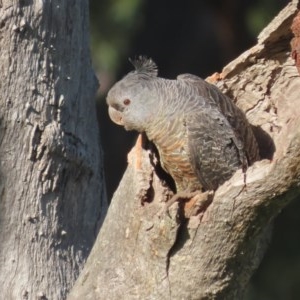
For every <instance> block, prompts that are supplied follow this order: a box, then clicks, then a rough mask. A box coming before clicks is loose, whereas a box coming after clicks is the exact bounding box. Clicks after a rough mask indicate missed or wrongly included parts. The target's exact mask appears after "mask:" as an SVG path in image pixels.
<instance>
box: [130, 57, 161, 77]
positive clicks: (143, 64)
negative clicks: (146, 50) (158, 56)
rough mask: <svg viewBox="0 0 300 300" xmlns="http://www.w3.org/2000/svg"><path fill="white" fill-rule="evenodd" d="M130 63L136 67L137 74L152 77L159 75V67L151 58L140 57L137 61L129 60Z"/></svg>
mask: <svg viewBox="0 0 300 300" xmlns="http://www.w3.org/2000/svg"><path fill="white" fill-rule="evenodd" d="M129 61H130V62H131V64H132V65H133V66H134V68H135V71H133V72H134V73H136V74H141V75H148V76H152V77H155V76H157V74H158V68H157V65H156V63H155V62H154V61H153V60H152V59H151V58H148V57H146V56H142V55H140V56H139V57H137V58H135V59H131V58H129Z"/></svg>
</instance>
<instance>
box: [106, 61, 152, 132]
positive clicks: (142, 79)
mask: <svg viewBox="0 0 300 300" xmlns="http://www.w3.org/2000/svg"><path fill="white" fill-rule="evenodd" d="M131 63H132V64H133V65H134V67H135V70H134V71H132V72H130V73H128V74H127V75H126V76H125V77H124V78H123V79H121V80H120V81H118V82H117V83H115V84H114V86H113V87H112V88H111V89H110V90H109V92H108V94H107V98H106V102H107V105H108V107H109V108H108V113H109V116H110V118H111V120H112V121H113V122H114V123H116V124H118V125H122V126H124V127H125V129H126V130H136V131H138V132H144V131H145V130H146V128H147V124H148V123H149V122H150V120H151V119H152V118H153V117H154V116H155V113H156V112H155V111H154V109H153V108H155V107H157V106H156V105H155V103H153V102H157V95H156V89H155V85H154V84H153V83H154V81H155V80H156V79H157V66H156V64H155V63H154V62H153V61H152V60H151V59H148V58H145V57H139V58H138V59H136V60H134V61H131Z"/></svg>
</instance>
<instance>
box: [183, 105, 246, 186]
mask: <svg viewBox="0 0 300 300" xmlns="http://www.w3.org/2000/svg"><path fill="white" fill-rule="evenodd" d="M185 125H186V129H187V135H188V148H189V156H190V161H191V165H192V166H193V168H194V172H195V173H196V175H197V177H198V180H199V181H200V182H201V184H202V185H203V187H204V188H205V189H206V190H215V189H217V188H218V186H219V185H220V184H222V183H223V182H224V181H226V180H227V179H229V178H230V177H231V176H232V174H233V173H234V172H235V171H236V170H237V169H238V168H239V167H240V166H241V165H242V163H243V160H244V159H245V158H244V151H243V143H242V142H241V140H239V139H238V138H237V136H236V135H235V132H234V130H233V129H232V127H231V125H230V124H229V122H228V120H227V119H226V118H225V117H224V115H223V114H222V113H221V112H220V111H219V110H218V109H217V107H214V106H211V105H209V104H207V105H206V106H205V107H202V108H201V110H198V111H196V112H195V111H193V112H192V113H191V114H189V115H187V116H186V119H185Z"/></svg>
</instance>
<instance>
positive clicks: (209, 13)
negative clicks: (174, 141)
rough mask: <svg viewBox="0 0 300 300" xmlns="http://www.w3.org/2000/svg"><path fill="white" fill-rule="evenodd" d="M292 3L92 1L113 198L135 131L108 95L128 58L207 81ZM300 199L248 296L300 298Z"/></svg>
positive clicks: (280, 222) (282, 222)
mask: <svg viewBox="0 0 300 300" xmlns="http://www.w3.org/2000/svg"><path fill="white" fill-rule="evenodd" d="M288 2H289V1H287V0H260V1H259V0H223V1H222V0H185V1H180V0H172V1H171V0H102V1H96V0H90V14H91V25H90V26H91V49H92V56H93V63H94V67H95V70H96V73H97V76H98V78H99V81H100V84H101V86H100V89H99V92H98V99H97V110H98V117H99V123H100V131H101V142H102V147H103V149H104V163H105V172H106V182H107V191H108V197H109V199H111V197H112V194H113V192H114V191H115V189H116V188H117V186H118V183H119V181H120V179H121V177H122V174H123V172H124V170H125V168H126V165H127V153H128V152H129V150H130V149H131V147H132V146H133V145H134V141H135V137H136V134H135V133H132V132H126V131H125V130H124V129H123V128H121V127H118V126H116V125H115V124H113V123H112V122H111V121H110V120H109V118H108V114H107V107H106V104H105V95H106V93H107V91H108V90H109V88H110V87H111V85H112V84H113V83H114V82H115V81H117V80H119V79H120V78H121V77H123V76H124V75H125V74H126V73H127V72H129V71H131V70H132V66H131V65H130V63H129V61H128V58H129V57H131V58H134V57H136V56H138V55H140V54H143V55H147V56H148V57H151V58H153V60H154V61H155V62H156V63H157V65H158V67H159V75H160V76H163V77H168V78H175V77H176V76H177V75H178V74H180V73H193V74H196V75H198V76H200V77H202V78H205V77H207V76H209V75H211V74H213V73H214V72H220V71H221V70H222V68H223V67H224V66H225V65H226V64H227V63H229V62H230V61H231V60H233V59H234V58H235V57H237V56H238V55H239V54H241V53H242V52H243V51H245V50H246V49H248V48H249V47H251V46H253V45H254V44H255V43H256V36H257V35H258V33H259V32H260V31H261V30H262V29H263V28H264V26H266V25H267V24H268V23H269V22H270V21H271V20H272V19H273V17H274V16H276V14H277V13H278V12H279V11H280V10H281V9H282V8H283V7H284V6H286V4H287V3H288ZM299 214H300V203H299V201H294V202H293V203H292V204H291V205H289V207H288V208H287V209H285V210H284V211H283V212H282V213H281V215H280V216H279V217H278V218H277V219H276V221H275V226H274V233H273V239H272V242H271V245H270V247H269V250H268V252H267V254H266V256H265V258H264V260H263V262H262V264H261V266H260V267H259V269H258V271H257V272H256V274H255V275H254V276H253V278H252V281H251V284H250V286H249V288H248V291H247V295H246V300H256V299H258V300H297V299H300V230H299V229H300V218H299V217H298V216H299Z"/></svg>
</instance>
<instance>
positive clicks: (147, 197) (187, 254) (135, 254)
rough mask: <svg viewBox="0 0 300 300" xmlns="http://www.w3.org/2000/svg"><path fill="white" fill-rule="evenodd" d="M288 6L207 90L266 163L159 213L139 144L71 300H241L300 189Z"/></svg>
mask: <svg viewBox="0 0 300 300" xmlns="http://www.w3.org/2000/svg"><path fill="white" fill-rule="evenodd" d="M298 5H299V1H292V2H291V3H290V4H289V5H288V6H287V7H286V8H285V9H284V10H283V11H282V12H281V13H280V14H279V15H278V16H277V17H276V18H275V19H274V20H273V21H272V22H271V23H270V24H269V25H268V26H267V28H266V29H265V30H263V32H262V33H261V34H260V35H259V38H258V44H257V45H256V46H254V47H253V48H251V49H250V50H248V51H246V52H245V53H243V54H242V55H241V56H240V57H238V58H237V59H236V60H235V61H233V62H232V63H230V64H229V65H228V66H226V67H225V68H224V70H223V72H222V73H221V74H217V75H214V76H213V77H211V78H210V79H209V80H210V81H212V80H213V81H216V84H217V85H218V86H219V87H220V89H222V90H223V91H224V92H226V93H227V94H228V95H229V96H231V98H232V99H233V100H234V101H236V103H237V105H238V106H239V107H240V108H241V109H243V110H244V111H245V112H246V114H247V117H248V119H249V120H250V122H251V123H252V124H253V126H255V127H256V130H255V133H256V135H257V138H258V141H259V144H260V149H261V154H262V157H263V159H262V160H261V161H259V162H256V163H255V164H254V165H253V166H252V167H250V168H249V169H248V171H247V178H246V182H247V186H246V188H244V179H243V173H242V171H241V170H238V171H237V172H236V173H235V175H234V176H233V177H232V178H231V179H230V180H229V181H227V182H225V183H224V184H223V185H222V186H221V187H220V188H219V189H218V190H217V191H216V193H215V196H214V199H213V202H212V204H211V205H210V206H209V207H208V209H207V210H206V211H205V212H204V213H202V214H198V215H192V216H191V217H190V218H185V217H184V216H185V215H186V211H187V210H188V209H189V207H188V206H189V204H185V205H178V204H176V205H173V206H172V207H171V208H170V216H169V215H167V214H163V213H161V210H162V208H163V207H164V201H165V199H166V197H167V196H168V194H170V193H171V190H170V189H169V188H168V184H167V183H168V182H169V181H168V178H167V177H166V176H165V175H164V174H162V173H161V170H160V168H159V165H158V164H157V161H156V160H157V158H156V155H155V151H154V150H153V148H152V146H151V144H149V143H148V142H147V141H146V142H145V141H142V138H141V137H140V138H139V140H138V142H137V144H136V146H135V147H134V149H133V150H132V152H131V153H130V155H129V165H128V168H127V170H126V172H125V174H124V177H123V179H122V181H121V183H120V186H119V188H118V190H117V191H116V193H115V194H114V197H113V200H112V203H111V206H110V208H109V212H108V214H107V217H106V220H105V222H104V224H103V227H102V229H101V232H100V234H99V236H98V239H97V242H96V244H95V246H94V248H93V250H92V253H91V255H90V257H89V259H88V262H87V264H86V266H85V269H84V271H83V273H82V274H81V276H80V278H79V280H78V281H77V284H76V285H75V287H74V289H73V291H72V293H71V295H70V297H69V299H83V298H85V299H107V298H109V299H119V298H122V299H241V297H242V295H243V292H244V291H245V287H246V285H247V283H248V281H249V279H250V277H251V275H252V274H253V272H254V271H255V269H256V268H257V266H258V264H259V263H260V261H261V258H262V256H263V254H264V250H265V249H266V246H267V242H268V240H269V236H270V234H269V233H270V230H269V228H270V226H269V224H270V222H271V221H272V220H273V219H274V217H276V215H277V214H278V213H279V212H280V211H281V210H282V209H283V208H284V207H285V206H286V205H287V204H288V203H289V202H290V201H291V200H292V199H293V198H295V197H296V196H298V195H299V193H300V190H299V184H300V109H299V108H300V98H299V90H300V78H299V74H298V72H297V68H296V67H295V62H294V61H293V59H292V58H291V57H290V46H289V44H290V41H291V38H292V32H291V30H290V27H291V24H292V21H293V18H294V17H295V15H296V13H297V7H298Z"/></svg>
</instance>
